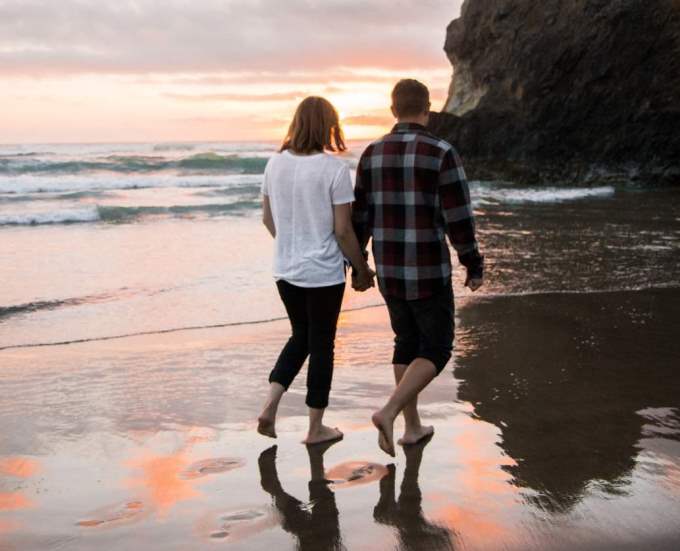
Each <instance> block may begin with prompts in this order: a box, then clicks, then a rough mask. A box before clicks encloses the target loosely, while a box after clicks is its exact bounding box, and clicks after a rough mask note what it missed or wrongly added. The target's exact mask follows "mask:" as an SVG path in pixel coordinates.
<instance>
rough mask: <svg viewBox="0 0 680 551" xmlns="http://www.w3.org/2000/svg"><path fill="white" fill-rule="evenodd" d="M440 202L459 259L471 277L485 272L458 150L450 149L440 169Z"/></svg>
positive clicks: (476, 276) (448, 232)
mask: <svg viewBox="0 0 680 551" xmlns="http://www.w3.org/2000/svg"><path fill="white" fill-rule="evenodd" d="M439 202H440V205H441V209H442V213H443V215H444V220H445V222H446V229H447V234H448V236H449V239H450V241H451V244H452V245H453V248H454V249H455V250H456V253H457V254H458V260H459V261H460V263H461V264H462V265H463V266H465V267H466V268H467V270H468V277H470V278H479V277H482V275H483V273H484V257H483V256H482V255H481V254H480V253H479V245H478V244H477V238H476V236H475V217H474V214H473V212H472V204H471V201H470V190H469V187H468V183H467V178H466V176H465V171H464V170H463V163H462V162H461V160H460V157H459V156H458V154H457V153H456V151H455V150H454V149H453V148H452V149H449V150H448V151H447V152H446V153H445V154H444V157H443V159H442V163H441V166H440V171H439Z"/></svg>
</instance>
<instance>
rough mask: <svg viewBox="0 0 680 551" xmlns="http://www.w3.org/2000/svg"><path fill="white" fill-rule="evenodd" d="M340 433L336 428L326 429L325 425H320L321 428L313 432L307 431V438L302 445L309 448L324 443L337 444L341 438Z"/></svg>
mask: <svg viewBox="0 0 680 551" xmlns="http://www.w3.org/2000/svg"><path fill="white" fill-rule="evenodd" d="M343 436H344V435H343V434H342V431H341V430H340V429H338V428H337V427H335V428H332V427H327V426H326V425H321V428H319V429H318V430H314V431H311V430H310V431H309V432H308V433H307V438H305V439H304V440H303V441H302V443H303V444H307V445H308V446H311V445H313V444H322V443H324V442H337V441H338V440H342V438H343Z"/></svg>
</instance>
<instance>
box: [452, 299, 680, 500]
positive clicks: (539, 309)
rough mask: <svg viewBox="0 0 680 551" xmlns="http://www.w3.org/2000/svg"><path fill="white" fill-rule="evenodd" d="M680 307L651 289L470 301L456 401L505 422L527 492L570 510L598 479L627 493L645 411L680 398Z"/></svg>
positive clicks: (464, 312) (506, 446)
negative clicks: (679, 324) (679, 328)
mask: <svg viewBox="0 0 680 551" xmlns="http://www.w3.org/2000/svg"><path fill="white" fill-rule="evenodd" d="M679 307H680V304H679V301H678V300H677V299H674V298H673V296H670V295H668V294H667V293H664V292H661V291H654V292H648V293H646V294H626V293H608V294H602V295H593V296H585V297H582V298H579V297H575V296H571V295H564V296H559V295H546V296H535V297H519V298H516V297H505V298H503V299H496V300H494V301H487V302H479V303H476V304H474V306H471V307H468V308H463V309H461V312H460V316H461V322H462V323H461V325H460V326H461V334H462V341H463V342H462V346H459V350H460V351H461V354H460V355H459V357H458V358H457V362H456V363H457V368H456V371H455V374H456V377H457V378H458V379H461V383H460V386H459V388H458V397H459V398H460V399H461V400H465V401H468V402H470V403H472V404H473V405H474V415H475V416H477V417H479V418H481V419H483V420H484V421H487V422H489V423H493V424H495V425H496V426H498V427H499V428H500V430H501V431H502V441H501V442H499V445H500V446H501V447H502V448H503V450H504V452H505V453H506V454H507V455H508V456H510V457H512V458H514V460H515V462H516V465H514V466H511V467H507V468H506V469H507V470H508V472H510V473H511V474H512V476H513V481H514V483H515V484H516V485H517V486H520V487H524V488H531V489H532V490H533V491H534V492H535V494H533V495H532V494H529V495H528V497H527V499H528V500H530V501H531V502H533V503H535V504H536V505H537V506H539V507H540V508H542V509H544V510H547V511H565V510H569V509H570V508H571V507H573V506H575V505H576V504H577V503H578V502H579V501H580V500H581V499H582V498H583V496H584V495H585V494H586V493H587V491H588V489H589V487H590V484H591V483H592V482H596V483H597V484H598V486H599V487H600V488H601V489H603V490H604V491H606V492H609V493H611V494H614V495H618V494H620V493H622V492H626V491H628V488H627V486H628V484H629V481H630V473H631V472H632V470H633V469H634V468H635V465H636V456H637V454H638V452H639V440H640V438H641V437H642V435H643V425H644V424H645V423H647V421H646V420H645V419H644V418H643V417H641V416H640V415H639V414H638V412H639V411H640V410H643V409H644V408H648V407H661V406H674V407H676V408H677V407H678V406H680V399H679V397H680V394H678V392H677V390H676V389H677V388H679V385H680V370H677V369H676V366H677V357H678V352H679V350H680V348H679V347H678V344H677V343H678V342H680V341H678V339H677V335H674V334H673V330H672V328H673V327H674V325H673V323H674V320H677V309H678V308H679ZM640 320H643V321H645V323H641V322H640ZM467 328H474V331H473V332H470V333H466V329H467ZM650 351H653V360H650V357H651V356H650ZM668 437H670V436H668Z"/></svg>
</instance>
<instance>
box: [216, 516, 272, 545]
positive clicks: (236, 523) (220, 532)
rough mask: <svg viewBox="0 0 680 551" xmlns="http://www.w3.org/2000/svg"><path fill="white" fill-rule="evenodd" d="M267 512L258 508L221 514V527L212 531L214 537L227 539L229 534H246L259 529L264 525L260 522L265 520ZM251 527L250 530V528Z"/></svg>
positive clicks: (219, 521)
mask: <svg viewBox="0 0 680 551" xmlns="http://www.w3.org/2000/svg"><path fill="white" fill-rule="evenodd" d="M265 517H266V513H265V512H264V511H258V510H257V509H245V510H243V511H235V512H232V513H226V514H223V515H220V516H219V518H218V523H219V527H218V528H217V529H216V530H214V531H212V532H211V533H210V537H211V538H213V539H225V538H228V537H229V536H241V537H242V536H245V535H247V534H248V533H249V532H251V531H253V532H255V531H258V530H259V529H261V528H262V527H260V526H259V524H260V522H258V521H262V520H264V518H265ZM249 526H250V528H251V530H249V529H248V528H249Z"/></svg>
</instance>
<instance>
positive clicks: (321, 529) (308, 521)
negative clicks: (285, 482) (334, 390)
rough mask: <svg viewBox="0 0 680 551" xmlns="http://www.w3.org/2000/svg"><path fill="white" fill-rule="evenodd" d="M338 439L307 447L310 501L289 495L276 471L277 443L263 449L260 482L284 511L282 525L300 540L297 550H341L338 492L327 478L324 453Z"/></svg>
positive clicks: (280, 509) (277, 505)
mask: <svg viewBox="0 0 680 551" xmlns="http://www.w3.org/2000/svg"><path fill="white" fill-rule="evenodd" d="M335 443H336V442H327V443H324V444H316V445H314V446H307V452H308V454H309V467H310V473H311V479H310V481H309V502H308V503H303V502H302V501H300V500H298V499H296V498H294V497H293V496H291V495H289V494H287V493H286V492H285V490H284V489H283V487H282V486H281V482H280V481H279V476H278V474H277V472H276V446H272V447H271V448H269V449H267V450H265V451H263V452H262V454H261V455H260V458H259V461H258V462H259V467H260V484H261V485H262V489H263V490H264V491H265V492H267V493H268V494H270V495H271V496H272V499H273V501H274V505H275V506H276V508H277V509H278V510H279V512H280V513H281V518H282V521H281V527H282V528H283V529H284V530H285V531H286V532H289V533H291V534H293V535H294V536H295V537H296V538H297V539H298V549H300V550H301V551H311V550H315V551H316V550H320V551H321V550H333V551H337V550H341V549H345V547H344V546H343V545H342V539H341V536H340V525H339V521H338V508H337V506H336V504H335V494H334V493H333V492H332V491H331V490H330V488H329V487H328V481H327V480H326V479H325V478H324V465H323V455H324V453H326V451H327V450H328V448H330V447H331V446H332V445H333V444H335Z"/></svg>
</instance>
